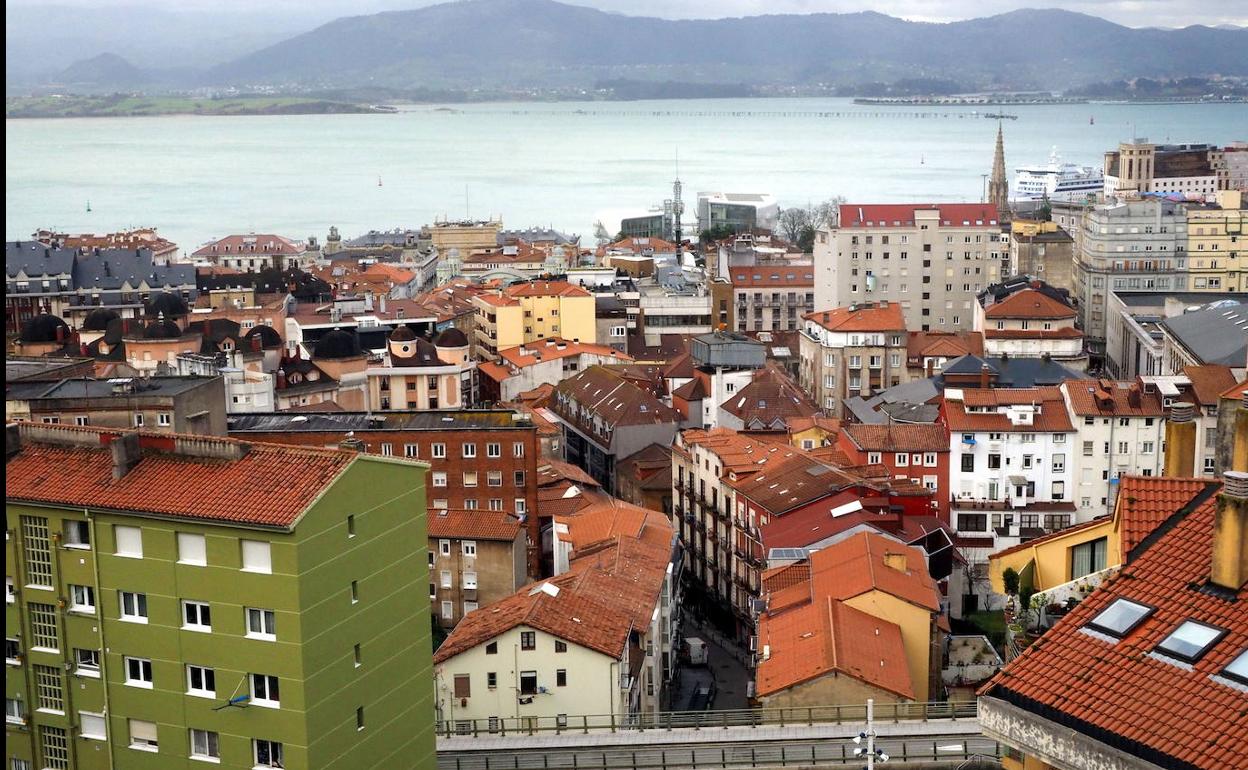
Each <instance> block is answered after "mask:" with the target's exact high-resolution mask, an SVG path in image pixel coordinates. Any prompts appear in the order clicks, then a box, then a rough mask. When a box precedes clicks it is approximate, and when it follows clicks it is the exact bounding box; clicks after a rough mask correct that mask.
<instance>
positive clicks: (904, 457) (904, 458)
mask: <svg viewBox="0 0 1248 770" xmlns="http://www.w3.org/2000/svg"><path fill="white" fill-rule="evenodd" d="M893 464H894V465H896V466H897V467H898V468H905V467H908V466H909V465H910V455H909V453H907V452H897V453H895V454H894V455H893Z"/></svg>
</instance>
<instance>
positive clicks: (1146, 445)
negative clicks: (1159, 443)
mask: <svg viewBox="0 0 1248 770" xmlns="http://www.w3.org/2000/svg"><path fill="white" fill-rule="evenodd" d="M1155 448H1156V445H1155V444H1154V443H1153V442H1152V441H1145V442H1143V443H1141V444H1140V454H1144V455H1151V454H1152V453H1153V451H1154V449H1155Z"/></svg>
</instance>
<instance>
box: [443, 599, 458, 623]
mask: <svg viewBox="0 0 1248 770" xmlns="http://www.w3.org/2000/svg"><path fill="white" fill-rule="evenodd" d="M442 619H443V620H454V619H455V602H442Z"/></svg>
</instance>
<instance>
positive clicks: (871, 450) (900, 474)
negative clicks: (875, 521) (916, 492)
mask: <svg viewBox="0 0 1248 770" xmlns="http://www.w3.org/2000/svg"><path fill="white" fill-rule="evenodd" d="M837 447H838V448H839V449H840V450H841V451H842V452H844V453H845V456H846V457H848V458H849V461H850V464H851V465H883V466H884V467H886V468H888V475H889V478H892V479H909V480H910V481H912V482H914V483H915V484H920V485H922V486H925V487H927V488H928V489H930V490H932V491H933V492H934V493H935V494H934V496H933V498H932V500H931V503H932V506H933V508H934V510H933V511H929V513H935V514H936V515H937V516H939V517H940V520H941V521H943V522H944V523H946V524H948V523H949V429H948V428H947V427H945V426H944V425H943V424H940V423H932V424H913V423H886V424H881V425H864V424H859V423H852V424H847V425H843V426H842V427H841V431H840V433H839V434H838V436H837Z"/></svg>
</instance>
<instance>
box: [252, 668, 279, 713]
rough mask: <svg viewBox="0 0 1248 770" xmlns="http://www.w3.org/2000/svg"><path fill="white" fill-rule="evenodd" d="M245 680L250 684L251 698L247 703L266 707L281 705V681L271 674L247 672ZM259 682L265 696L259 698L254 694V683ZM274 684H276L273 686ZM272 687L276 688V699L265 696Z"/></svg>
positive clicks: (274, 707)
mask: <svg viewBox="0 0 1248 770" xmlns="http://www.w3.org/2000/svg"><path fill="white" fill-rule="evenodd" d="M247 681H248V683H249V684H250V685H251V700H249V701H248V703H249V704H250V705H252V706H260V707H262V708H266V709H277V708H281V707H282V687H281V682H280V681H279V680H278V678H277V677H276V676H274V675H273V674H248V675H247ZM257 682H259V683H261V689H263V690H264V692H265V695H266V697H263V698H261V697H260V696H258V695H256V689H257V688H256V683H257ZM274 685H276V686H274ZM274 689H276V690H277V699H276V700H274V699H273V698H269V697H267V695H268V694H269V693H270V692H272V691H273V690H274Z"/></svg>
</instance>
